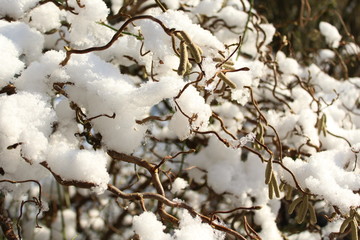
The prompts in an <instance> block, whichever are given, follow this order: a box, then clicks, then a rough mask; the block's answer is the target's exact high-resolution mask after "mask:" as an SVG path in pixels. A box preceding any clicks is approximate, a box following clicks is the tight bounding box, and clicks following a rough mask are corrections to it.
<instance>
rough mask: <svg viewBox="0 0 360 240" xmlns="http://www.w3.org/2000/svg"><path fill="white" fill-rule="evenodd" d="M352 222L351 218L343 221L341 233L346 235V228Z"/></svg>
mask: <svg viewBox="0 0 360 240" xmlns="http://www.w3.org/2000/svg"><path fill="white" fill-rule="evenodd" d="M351 221H352V218H351V217H348V218H347V219H345V220H344V221H343V223H342V224H341V226H340V231H339V232H340V233H344V232H345V230H346V228H347V227H348V226H349V224H350V222H351Z"/></svg>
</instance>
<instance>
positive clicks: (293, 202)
mask: <svg viewBox="0 0 360 240" xmlns="http://www.w3.org/2000/svg"><path fill="white" fill-rule="evenodd" d="M301 201H302V197H298V198H297V199H295V200H294V201H292V203H291V204H290V206H289V214H292V213H293V212H294V210H295V208H296V206H297V205H299V203H301Z"/></svg>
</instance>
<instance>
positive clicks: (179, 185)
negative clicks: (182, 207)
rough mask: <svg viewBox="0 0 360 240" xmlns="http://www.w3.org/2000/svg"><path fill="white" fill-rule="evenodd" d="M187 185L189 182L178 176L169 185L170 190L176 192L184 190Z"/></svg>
mask: <svg viewBox="0 0 360 240" xmlns="http://www.w3.org/2000/svg"><path fill="white" fill-rule="evenodd" d="M188 186H189V183H188V182H187V181H186V180H184V179H183V178H180V177H178V178H176V179H175V181H174V182H173V183H172V185H171V192H172V193H178V192H180V191H182V190H184V188H186V187H188Z"/></svg>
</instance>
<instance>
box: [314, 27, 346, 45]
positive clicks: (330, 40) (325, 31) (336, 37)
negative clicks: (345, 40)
mask: <svg viewBox="0 0 360 240" xmlns="http://www.w3.org/2000/svg"><path fill="white" fill-rule="evenodd" d="M319 29H320V32H321V34H322V35H323V36H324V37H325V40H326V43H327V44H329V46H330V47H332V48H338V47H339V44H340V40H341V38H342V37H341V35H340V33H339V31H338V30H337V28H336V27H335V26H333V25H331V24H330V23H328V22H320V24H319Z"/></svg>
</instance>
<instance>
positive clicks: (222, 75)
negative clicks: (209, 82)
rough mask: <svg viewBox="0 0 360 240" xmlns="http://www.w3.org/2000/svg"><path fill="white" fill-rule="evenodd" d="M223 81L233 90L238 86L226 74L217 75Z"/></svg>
mask: <svg viewBox="0 0 360 240" xmlns="http://www.w3.org/2000/svg"><path fill="white" fill-rule="evenodd" d="M217 76H218V77H219V78H220V79H221V80H223V81H224V82H225V83H226V84H227V85H228V86H229V87H231V88H236V84H235V83H234V82H233V81H231V80H230V79H228V78H227V77H226V76H225V74H224V73H222V72H220V73H218V75H217Z"/></svg>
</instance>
